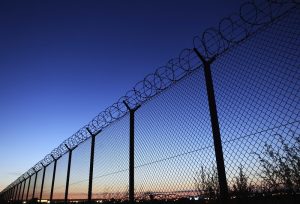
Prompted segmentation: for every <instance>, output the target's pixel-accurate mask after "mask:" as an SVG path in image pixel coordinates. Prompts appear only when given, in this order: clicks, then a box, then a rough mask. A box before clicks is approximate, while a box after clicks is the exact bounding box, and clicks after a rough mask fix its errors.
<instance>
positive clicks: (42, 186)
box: [40, 163, 47, 200]
mask: <svg viewBox="0 0 300 204" xmlns="http://www.w3.org/2000/svg"><path fill="white" fill-rule="evenodd" d="M42 166H43V167H44V172H43V178H42V185H41V193H40V200H42V196H43V188H44V180H45V173H46V167H47V166H44V164H43V163H42Z"/></svg>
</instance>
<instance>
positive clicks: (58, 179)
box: [53, 153, 68, 200]
mask: <svg viewBox="0 0 300 204" xmlns="http://www.w3.org/2000/svg"><path fill="white" fill-rule="evenodd" d="M67 168H68V153H67V154H64V155H63V156H62V157H61V158H60V159H58V160H57V164H56V174H55V181H54V189H53V200H64V198H65V190H66V179H67Z"/></svg>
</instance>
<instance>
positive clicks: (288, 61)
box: [1, 1, 300, 203]
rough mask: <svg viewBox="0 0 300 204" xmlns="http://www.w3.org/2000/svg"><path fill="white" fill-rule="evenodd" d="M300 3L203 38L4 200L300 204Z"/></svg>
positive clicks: (232, 20)
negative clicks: (275, 203)
mask: <svg viewBox="0 0 300 204" xmlns="http://www.w3.org/2000/svg"><path fill="white" fill-rule="evenodd" d="M299 101H300V5H299V2H298V1H255V2H250V3H245V4H243V5H242V6H241V9H240V13H239V14H238V15H233V16H230V17H228V18H224V19H223V20H221V21H220V24H219V26H218V28H216V29H208V30H206V31H205V32H204V33H203V35H202V36H197V37H195V38H194V49H185V50H184V51H183V52H182V53H181V54H180V56H179V57H178V58H174V59H172V60H170V61H169V62H168V63H167V65H165V66H163V67H160V68H158V69H157V70H156V71H155V73H153V74H150V75H148V76H146V77H145V79H144V80H143V81H141V82H138V83H137V84H136V85H135V87H134V88H133V89H132V90H131V91H129V92H127V93H126V95H125V96H123V97H121V98H120V99H119V100H118V102H116V103H115V104H113V105H112V106H111V107H109V108H107V109H106V110H105V111H103V112H101V113H100V114H99V115H98V116H97V117H95V118H94V119H93V120H92V121H91V122H90V123H89V124H88V125H87V126H85V127H83V128H81V129H80V130H79V131H78V132H77V133H75V134H74V135H73V136H71V137H70V138H68V139H67V140H66V141H64V142H63V143H62V144H61V145H60V146H59V147H58V148H56V149H55V150H53V151H52V152H51V153H50V154H49V155H47V156H46V157H45V158H44V159H43V160H42V161H40V162H39V163H37V164H36V165H35V166H34V167H33V168H31V169H30V170H29V171H28V172H26V173H24V174H23V175H22V176H21V177H20V178H18V179H17V180H16V181H15V182H13V183H12V184H10V185H9V186H8V187H7V188H5V189H4V190H3V191H2V192H1V199H2V200H3V202H9V203H11V202H13V203H18V202H19V203H21V202H32V203H34V202H45V203H67V202H70V203H85V202H89V203H134V202H140V203H217V202H222V203H253V202H256V203H274V202H275V201H276V202H277V203H299V202H300V165H299V164H300V103H299Z"/></svg>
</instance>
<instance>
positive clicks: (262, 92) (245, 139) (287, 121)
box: [212, 8, 300, 196]
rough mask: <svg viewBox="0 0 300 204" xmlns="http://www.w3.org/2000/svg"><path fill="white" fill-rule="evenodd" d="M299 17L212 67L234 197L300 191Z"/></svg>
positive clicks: (271, 27) (258, 36)
mask: <svg viewBox="0 0 300 204" xmlns="http://www.w3.org/2000/svg"><path fill="white" fill-rule="evenodd" d="M299 13H300V10H299V8H298V9H293V10H292V11H290V12H289V14H287V15H285V16H284V17H282V18H281V19H280V20H279V21H276V22H274V23H273V24H271V25H269V26H268V27H266V28H265V29H264V30H262V31H260V32H259V33H257V34H256V35H255V36H253V37H252V38H250V39H248V40H247V41H245V42H244V43H242V44H240V45H239V46H238V47H235V48H234V49H232V50H230V51H229V52H227V53H226V54H224V55H223V56H221V57H220V58H218V59H217V60H216V61H215V62H214V63H213V65H212V71H213V78H214V84H215V91H216V97H217V98H216V100H217V107H218V113H219V119H220V126H221V135H222V139H223V151H224V156H225V162H226V163H225V165H226V171H227V179H228V184H229V187H230V189H231V192H232V193H233V194H234V195H235V196H242V195H249V194H254V193H259V192H264V193H266V192H273V193H274V192H278V191H289V192H290V191H299V190H300V185H299V180H300V177H299V166H298V167H297V165H299V161H300V155H299V152H300V151H299V148H300V142H299V141H300V134H299V128H300V126H299V125H300V115H299V111H300V103H299V101H300V26H299V25H300V15H299Z"/></svg>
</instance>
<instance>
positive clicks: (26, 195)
mask: <svg viewBox="0 0 300 204" xmlns="http://www.w3.org/2000/svg"><path fill="white" fill-rule="evenodd" d="M32 175H33V174H31V175H29V183H28V187H27V193H26V198H25V201H27V200H28V194H29V189H30V182H31V177H32Z"/></svg>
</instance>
